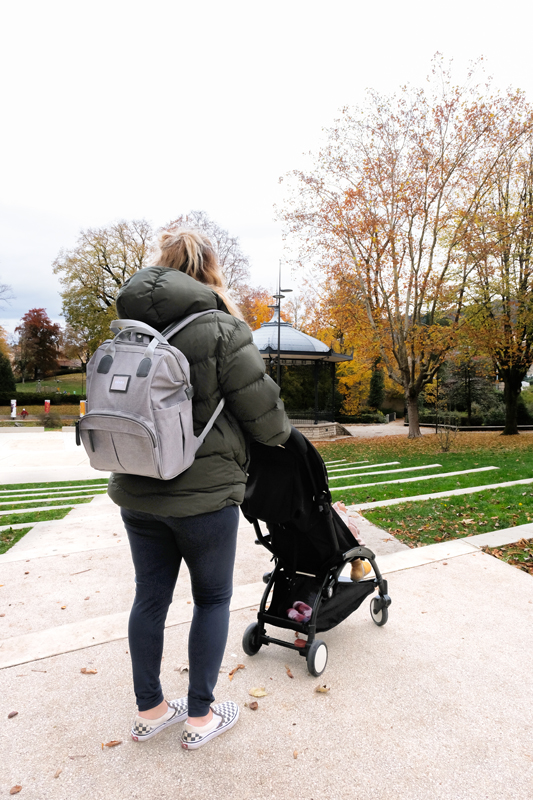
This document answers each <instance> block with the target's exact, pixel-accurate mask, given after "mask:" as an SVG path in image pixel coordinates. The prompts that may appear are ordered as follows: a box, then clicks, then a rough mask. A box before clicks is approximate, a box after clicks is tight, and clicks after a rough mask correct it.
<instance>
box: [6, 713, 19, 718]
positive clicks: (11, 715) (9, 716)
mask: <svg viewBox="0 0 533 800" xmlns="http://www.w3.org/2000/svg"><path fill="white" fill-rule="evenodd" d="M18 713H19V712H18V711H10V712H9V714H8V715H7V718H8V719H13V717H16V716H17V714H18Z"/></svg>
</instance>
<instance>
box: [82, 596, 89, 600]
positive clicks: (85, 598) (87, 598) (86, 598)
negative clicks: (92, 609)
mask: <svg viewBox="0 0 533 800" xmlns="http://www.w3.org/2000/svg"><path fill="white" fill-rule="evenodd" d="M83 599H84V600H90V599H91V597H90V595H89V597H84V598H83Z"/></svg>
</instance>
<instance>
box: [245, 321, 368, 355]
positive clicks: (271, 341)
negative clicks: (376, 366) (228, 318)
mask: <svg viewBox="0 0 533 800" xmlns="http://www.w3.org/2000/svg"><path fill="white" fill-rule="evenodd" d="M278 314H279V311H278V309H277V308H276V309H274V315H273V317H272V319H271V320H270V321H269V322H263V324H262V325H261V327H260V328H259V329H258V330H256V331H254V332H253V334H252V335H253V338H254V342H255V344H256V345H257V348H258V350H259V352H260V353H261V355H262V356H263V358H265V359H267V358H269V357H272V356H277V354H278V327H279V335H280V358H281V361H284V362H285V363H287V362H288V361H292V360H296V361H300V360H304V361H307V360H312V361H351V360H352V358H353V356H351V355H346V354H344V353H335V352H334V350H333V349H332V348H331V347H328V346H327V344H324V342H321V341H320V340H319V339H315V338H314V337H313V336H309V335H308V334H307V333H303V331H298V330H296V328H294V327H293V326H292V325H291V323H290V322H284V321H283V320H281V322H279V317H278ZM278 322H279V325H278Z"/></svg>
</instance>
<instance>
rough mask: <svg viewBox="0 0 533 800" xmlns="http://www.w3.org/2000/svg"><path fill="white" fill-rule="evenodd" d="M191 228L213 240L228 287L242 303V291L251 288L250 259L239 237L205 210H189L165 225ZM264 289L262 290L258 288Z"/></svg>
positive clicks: (167, 226)
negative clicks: (221, 225) (219, 223)
mask: <svg viewBox="0 0 533 800" xmlns="http://www.w3.org/2000/svg"><path fill="white" fill-rule="evenodd" d="M179 228H191V229H192V230H197V231H199V232H200V233H202V234H203V235H204V236H207V238H208V239H209V240H210V241H211V244H212V245H213V247H214V249H215V252H216V254H217V257H218V262H219V264H220V266H221V268H222V272H223V274H224V279H225V281H226V288H227V289H228V291H229V292H231V293H232V294H233V296H234V297H235V299H236V301H237V302H238V303H239V304H240V302H241V293H242V292H244V293H245V294H246V292H247V291H248V290H249V286H248V284H249V281H250V261H249V259H248V256H246V255H245V254H244V253H243V251H242V250H241V245H240V242H239V239H238V238H237V237H235V236H231V235H230V234H229V232H228V231H227V230H225V229H224V228H221V227H220V225H218V224H217V223H216V222H214V220H212V219H211V218H210V217H209V216H208V215H207V214H206V213H205V211H189V213H188V214H181V215H180V216H179V217H176V219H174V220H172V222H169V224H168V225H165V228H164V229H165V230H179ZM258 291H262V290H260V289H259V290H258Z"/></svg>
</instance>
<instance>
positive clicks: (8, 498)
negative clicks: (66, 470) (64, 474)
mask: <svg viewBox="0 0 533 800" xmlns="http://www.w3.org/2000/svg"><path fill="white" fill-rule="evenodd" d="M32 489H35V490H37V489H39V490H44V491H43V492H42V493H41V494H38V495H32V494H31V490H32ZM67 489H68V490H71V491H72V490H75V491H79V492H80V494H84V495H87V496H86V497H75V498H74V497H72V495H70V496H69V495H64V494H63V495H62V492H64V491H65V490H67ZM24 490H30V491H29V492H28V494H22V495H21V494H19V495H16V494H13V492H20V491H24ZM47 490H48V491H47ZM106 490H107V478H100V479H96V480H86V481H53V482H51V483H8V484H2V485H0V503H6V505H1V506H0V511H2V510H5V511H9V512H12V513H9V514H5V515H0V527H3V526H5V525H23V524H24V523H35V522H44V521H46V520H55V519H63V517H66V515H67V514H68V513H69V511H71V510H72V508H74V507H76V506H77V505H80V504H82V503H89V502H90V501H91V500H92V499H93V496H95V495H97V494H104V493H105V491H106ZM23 500H31V501H32V502H33V503H34V505H35V506H36V507H38V508H43V507H45V506H50V507H51V508H50V510H48V509H46V510H43V511H30V510H28V511H26V513H24V509H29V508H31V503H23V502H22V501H23ZM58 504H65V505H67V504H68V505H67V507H66V508H60V509H58V508H53V506H57V505H58ZM31 527H32V526H31V525H30V527H28V528H20V529H18V530H13V529H9V530H7V531H0V554H1V553H5V552H6V550H9V548H10V547H12V546H13V545H14V544H15V543H16V542H18V541H19V540H20V539H22V537H23V536H24V534H26V533H28V531H30V530H31Z"/></svg>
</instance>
